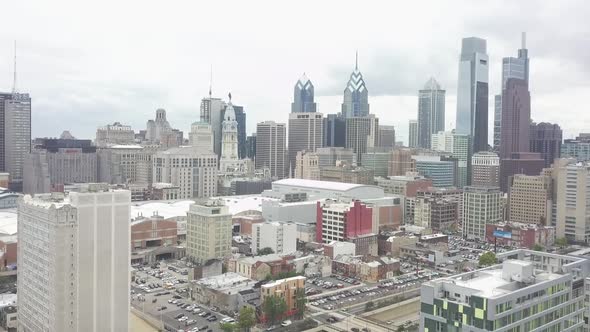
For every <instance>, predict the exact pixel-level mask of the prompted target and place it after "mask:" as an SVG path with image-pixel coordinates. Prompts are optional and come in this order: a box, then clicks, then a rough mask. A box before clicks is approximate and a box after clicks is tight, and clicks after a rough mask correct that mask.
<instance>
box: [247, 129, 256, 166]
mask: <svg viewBox="0 0 590 332" xmlns="http://www.w3.org/2000/svg"><path fill="white" fill-rule="evenodd" d="M255 157H256V133H253V134H252V135H250V136H248V137H247V138H246V158H249V159H252V160H254V158H255Z"/></svg>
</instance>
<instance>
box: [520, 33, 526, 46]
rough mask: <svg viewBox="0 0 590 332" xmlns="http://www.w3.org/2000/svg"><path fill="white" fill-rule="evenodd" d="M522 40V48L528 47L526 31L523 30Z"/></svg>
mask: <svg viewBox="0 0 590 332" xmlns="http://www.w3.org/2000/svg"><path fill="white" fill-rule="evenodd" d="M521 40H522V47H521V48H522V49H525V48H526V32H523V33H522V35H521Z"/></svg>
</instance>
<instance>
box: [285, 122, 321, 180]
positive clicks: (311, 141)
mask: <svg viewBox="0 0 590 332" xmlns="http://www.w3.org/2000/svg"><path fill="white" fill-rule="evenodd" d="M322 118H323V115H322V113H316V112H307V113H290V114H289V143H288V148H289V165H288V166H289V169H293V168H295V164H296V157H297V153H298V152H299V151H308V152H314V151H315V150H316V149H317V148H321V147H322V137H323V135H322V129H323V128H322V125H323V121H322ZM292 175H293V174H289V176H292Z"/></svg>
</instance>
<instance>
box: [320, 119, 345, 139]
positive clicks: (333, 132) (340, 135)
mask: <svg viewBox="0 0 590 332" xmlns="http://www.w3.org/2000/svg"><path fill="white" fill-rule="evenodd" d="M323 132H324V133H323V135H324V138H323V144H322V145H323V146H331V147H341V148H343V147H345V146H346V119H344V117H343V116H342V114H341V113H338V114H327V115H326V117H325V118H324V129H323Z"/></svg>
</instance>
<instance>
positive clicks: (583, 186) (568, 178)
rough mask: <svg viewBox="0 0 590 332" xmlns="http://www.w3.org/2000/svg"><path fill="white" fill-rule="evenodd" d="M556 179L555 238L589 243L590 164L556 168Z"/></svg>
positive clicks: (575, 164)
mask: <svg viewBox="0 0 590 332" xmlns="http://www.w3.org/2000/svg"><path fill="white" fill-rule="evenodd" d="M556 178H557V181H556V183H555V186H556V187H557V188H556V192H557V195H556V201H557V202H556V209H557V211H556V213H557V216H556V228H557V237H558V238H561V237H566V238H567V239H568V240H569V241H570V242H583V243H590V186H589V185H588V184H590V164H589V163H586V162H579V163H573V164H567V165H565V166H561V167H558V168H557V170H556Z"/></svg>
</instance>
